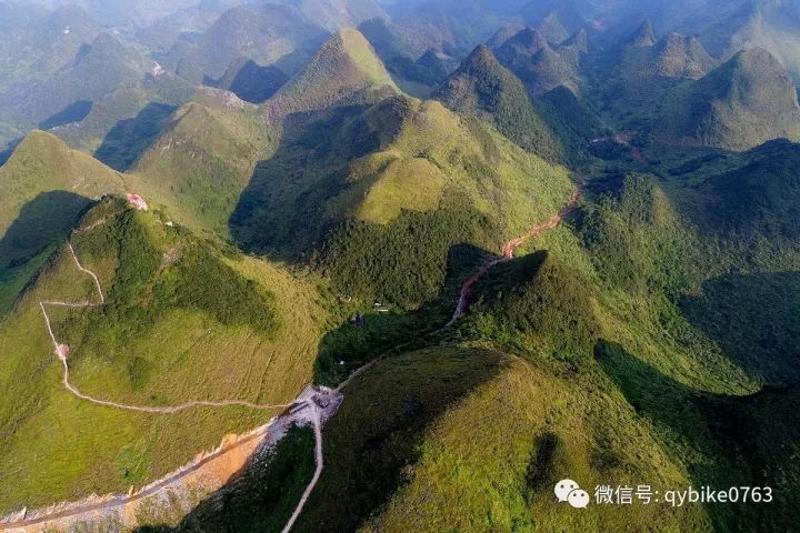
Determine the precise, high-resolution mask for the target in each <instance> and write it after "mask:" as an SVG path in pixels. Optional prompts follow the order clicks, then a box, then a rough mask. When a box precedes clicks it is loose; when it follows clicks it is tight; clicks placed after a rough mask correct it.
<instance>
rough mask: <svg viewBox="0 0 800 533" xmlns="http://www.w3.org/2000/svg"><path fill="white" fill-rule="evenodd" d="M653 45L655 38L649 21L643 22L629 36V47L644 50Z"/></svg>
mask: <svg viewBox="0 0 800 533" xmlns="http://www.w3.org/2000/svg"><path fill="white" fill-rule="evenodd" d="M654 44H656V37H655V32H654V31H653V25H652V24H651V23H650V21H649V20H645V21H644V22H642V25H641V26H639V28H638V29H637V30H636V31H635V32H634V33H633V35H632V36H631V40H630V45H631V46H635V47H640V48H644V47H648V46H653V45H654Z"/></svg>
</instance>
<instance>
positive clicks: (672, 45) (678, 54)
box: [654, 32, 714, 79]
mask: <svg viewBox="0 0 800 533" xmlns="http://www.w3.org/2000/svg"><path fill="white" fill-rule="evenodd" d="M655 50H656V55H655V64H654V67H655V73H656V74H657V75H659V76H666V77H670V78H691V79H699V78H702V77H703V76H705V75H706V74H708V72H709V71H710V70H711V69H712V68H713V66H714V60H713V59H712V58H711V56H710V55H708V52H706V50H705V48H703V45H702V44H700V41H698V40H697V39H694V38H689V37H685V36H683V35H680V34H678V33H675V32H670V33H669V34H667V35H666V36H665V37H664V38H663V39H661V40H660V41H659V42H658V44H657V45H656V47H655Z"/></svg>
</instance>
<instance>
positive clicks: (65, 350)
mask: <svg viewBox="0 0 800 533" xmlns="http://www.w3.org/2000/svg"><path fill="white" fill-rule="evenodd" d="M580 197H581V192H580V190H576V191H575V192H573V193H572V195H571V196H570V198H569V201H568V203H567V204H566V206H565V207H564V208H563V209H562V210H561V211H559V212H558V213H557V214H555V215H553V216H552V217H551V218H550V219H549V220H547V221H546V222H544V223H542V224H537V225H536V226H533V227H532V228H531V229H530V230H529V231H528V232H527V233H526V234H525V235H522V236H520V237H517V238H515V239H512V240H510V241H508V242H507V243H505V244H504V245H503V248H502V251H503V255H502V256H501V257H500V258H498V259H495V260H493V261H491V262H489V263H487V264H485V265H484V266H482V267H481V268H480V269H479V270H478V271H477V272H475V273H474V274H472V275H471V276H470V277H469V278H467V279H466V280H465V282H464V283H463V285H462V287H461V292H460V295H459V300H458V304H457V306H456V309H455V312H454V313H453V317H452V318H451V320H450V321H449V322H448V323H447V325H446V326H445V327H444V328H443V329H446V328H448V327H450V326H452V325H453V324H455V323H456V322H457V321H458V320H459V319H460V318H461V317H462V316H464V314H465V313H466V312H467V311H468V309H469V305H470V296H471V292H472V289H473V287H474V286H475V284H476V283H477V282H478V281H479V280H480V279H481V278H482V277H483V276H485V275H486V274H487V273H488V272H489V271H490V270H491V269H492V268H494V267H495V266H497V265H499V264H502V263H506V262H508V261H511V260H512V259H514V252H515V251H516V250H517V248H519V247H520V246H521V245H522V244H524V243H525V242H526V241H528V240H530V239H533V238H536V237H538V236H539V235H541V234H542V233H544V232H545V231H549V230H552V229H554V228H556V227H557V226H558V225H559V224H560V223H561V222H562V221H563V220H564V218H565V217H566V216H567V215H569V214H570V213H572V212H573V211H574V210H575V209H576V208H577V204H578V202H579V200H580ZM100 223H102V221H101V222H100ZM97 225H99V223H98V224H95V225H93V226H90V227H89V228H86V229H84V230H83V231H88V230H89V229H93V228H94V227H96V226H97ZM67 245H68V248H69V251H70V254H71V255H72V258H73V260H74V262H75V265H76V266H77V268H78V269H79V270H80V271H81V272H83V273H84V274H86V275H88V276H90V277H91V278H92V280H93V282H94V285H95V287H96V289H97V294H98V296H99V302H96V303H93V302H90V301H85V302H63V301H40V302H39V306H40V308H41V310H42V316H43V317H44V322H45V325H46V327H47V332H48V334H49V335H50V339H51V340H52V342H53V347H54V350H55V354H56V356H57V357H58V358H59V360H60V361H61V364H62V365H63V367H64V374H63V383H64V387H65V388H66V389H67V390H68V391H69V392H70V393H71V394H73V395H74V396H75V397H77V398H79V399H81V400H83V401H87V402H91V403H93V404H96V405H100V406H104V407H110V408H115V409H123V410H128V411H139V412H143V413H151V414H174V413H178V412H180V411H184V410H187V409H192V408H195V407H228V406H241V407H247V408H251V409H257V410H272V409H281V408H283V409H286V411H285V412H284V414H283V415H281V416H280V417H278V419H277V420H276V421H275V422H271V423H270V424H268V425H266V426H264V427H263V428H259V429H258V430H256V431H254V432H253V433H251V434H250V435H248V436H247V437H245V438H244V439H241V440H239V441H238V442H236V443H234V444H233V445H231V446H227V447H226V446H223V447H221V448H220V449H218V450H217V451H216V452H214V453H213V454H210V455H208V456H207V457H205V458H204V459H202V460H201V461H199V462H196V463H194V464H192V465H191V466H189V467H187V468H183V469H181V470H179V471H178V472H176V473H174V474H171V475H169V476H167V477H165V478H162V479H161V480H158V481H156V482H155V483H153V484H151V485H150V486H148V487H146V488H145V489H143V490H142V491H140V492H139V493H136V494H131V495H127V496H115V497H113V498H112V499H109V500H106V501H104V502H101V503H96V504H90V505H84V506H76V507H73V508H71V509H68V510H65V511H60V512H56V513H52V514H42V515H39V516H37V517H35V518H31V519H28V520H26V519H23V520H20V521H12V522H0V530H6V529H15V528H20V527H22V528H24V527H29V526H32V525H36V524H46V523H50V522H52V521H53V520H58V519H61V518H68V517H74V516H77V515H81V514H85V513H93V512H97V511H103V510H108V509H111V508H115V507H121V506H124V505H126V504H129V503H131V502H133V501H135V500H139V499H143V498H145V497H147V496H150V495H152V494H155V493H157V492H158V491H161V490H163V489H164V488H166V487H168V486H169V485H171V484H173V483H176V482H178V481H180V480H181V479H182V478H184V477H186V476H188V475H190V474H191V473H193V472H195V471H197V470H198V469H200V468H202V467H203V466H204V465H205V464H206V463H208V462H209V461H213V460H214V459H217V458H219V457H221V456H223V455H225V454H226V453H229V452H231V451H233V450H235V449H236V448H238V447H241V446H243V445H244V444H246V443H248V442H250V441H252V440H253V439H256V438H267V437H268V436H269V434H270V431H273V429H271V428H273V426H274V425H277V426H279V427H278V428H275V429H274V432H275V436H274V437H275V438H274V440H276V441H277V440H280V438H281V437H282V435H283V433H282V431H284V430H285V429H286V428H287V427H288V426H290V425H291V424H294V423H300V424H301V425H302V424H304V423H310V424H311V425H313V427H314V439H315V445H314V456H315V463H316V468H315V471H314V475H313V477H312V479H311V481H310V482H309V484H308V485H307V486H306V489H305V490H304V492H303V495H302V496H301V498H300V501H299V502H298V504H297V506H296V508H295V510H294V512H293V513H292V516H291V517H290V518H289V521H288V522H287V523H286V525H285V527H284V528H283V530H282V533H288V532H289V531H290V530H291V529H292V527H293V526H294V524H295V522H296V521H297V519H298V518H299V517H300V515H301V513H302V512H303V508H304V507H305V504H306V502H307V501H308V499H309V497H310V496H311V494H312V492H313V491H314V488H315V487H316V484H317V482H318V481H319V479H320V477H321V475H322V471H323V469H324V461H323V455H324V453H323V436H322V423H323V421H322V419H321V415H320V410H319V404H318V402H319V397H323V396H324V397H326V398H328V397H333V398H334V401H335V405H334V406H333V408H332V409H331V408H330V407H328V408H327V409H326V413H325V416H326V418H327V417H330V416H332V414H333V413H335V411H336V408H338V405H339V403H341V401H342V399H343V396H342V394H341V391H342V389H344V388H345V387H347V386H348V385H349V384H350V383H351V382H352V381H353V379H354V378H356V377H357V376H359V375H361V374H362V373H364V372H366V371H367V370H368V369H369V368H371V367H372V366H373V365H374V364H376V363H377V362H378V361H379V360H380V359H381V358H378V359H376V360H373V361H371V362H370V363H367V364H366V365H364V366H362V367H361V368H359V369H357V370H356V371H355V372H353V373H352V374H351V375H350V376H349V377H348V378H347V379H346V380H345V381H344V382H342V383H341V384H340V385H339V386H338V387H337V388H336V389H335V390H329V389H324V388H323V389H322V390H319V391H317V392H318V393H319V394H313V393H312V394H310V395H309V393H308V392H307V391H308V390H309V389H311V390H312V391H313V388H312V387H309V389H307V390H306V391H304V392H303V394H301V395H300V396H299V397H298V399H296V400H295V401H294V402H292V403H287V404H267V405H261V404H256V403H252V402H248V401H243V400H222V401H208V400H193V401H190V402H186V403H183V404H179V405H173V406H144V405H129V404H123V403H118V402H113V401H109V400H102V399H98V398H94V397H92V396H89V395H87V394H84V393H82V392H81V391H80V390H79V389H78V388H77V387H75V386H74V385H72V383H71V382H70V379H69V378H70V376H69V364H68V362H67V360H68V358H69V351H70V350H69V346H67V345H66V344H62V343H59V341H58V339H57V338H56V336H55V334H54V332H53V328H52V324H51V321H50V316H49V315H48V313H47V308H48V307H66V308H70V309H86V308H92V307H99V306H102V305H104V304H105V296H104V294H103V289H102V286H101V284H100V280H99V278H98V276H97V275H96V274H95V273H94V272H92V271H91V270H89V269H87V268H85V267H84V266H83V265H82V264H81V262H80V260H79V259H78V256H77V254H76V253H75V249H74V248H73V247H72V243H71V242H70V241H67ZM325 404H326V405H328V402H325ZM309 410H310V415H308V414H305V413H306V412H307V411H309Z"/></svg>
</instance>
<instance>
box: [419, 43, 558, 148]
mask: <svg viewBox="0 0 800 533" xmlns="http://www.w3.org/2000/svg"><path fill="white" fill-rule="evenodd" d="M434 97H435V98H436V99H438V100H441V101H442V102H443V103H444V104H445V105H446V106H447V107H448V108H450V109H453V110H454V111H458V112H461V113H464V114H468V115H477V116H479V117H481V118H486V119H488V120H490V121H493V122H494V124H495V126H496V127H497V129H498V131H500V133H502V134H503V135H505V136H506V137H508V138H509V139H511V140H512V141H514V142H516V143H517V144H519V145H520V146H521V147H523V148H525V149H526V150H529V151H531V152H534V153H536V154H538V155H540V156H542V157H543V158H545V159H547V160H550V161H555V160H557V159H558V158H559V156H560V155H561V149H560V147H559V146H558V142H557V141H556V140H555V139H554V138H553V134H552V133H551V132H550V131H548V128H547V126H546V125H545V123H544V122H543V120H542V119H541V118H540V117H539V115H538V114H537V111H536V109H535V108H534V107H533V104H532V103H531V102H530V99H529V97H528V95H527V92H526V91H525V87H524V86H523V85H522V82H521V81H519V79H518V78H516V77H515V76H514V74H512V73H511V72H510V71H509V70H508V69H506V68H505V67H503V66H502V65H500V63H498V61H497V59H496V58H495V57H494V55H493V54H492V52H491V50H489V49H488V48H487V47H485V46H479V47H478V48H477V49H475V51H473V52H472V54H471V55H470V57H469V58H467V59H466V61H465V62H464V63H463V64H462V65H461V67H460V68H459V69H458V70H457V71H456V72H454V73H453V74H452V75H451V76H450V77H449V78H448V79H447V80H445V82H444V83H443V84H442V86H441V87H440V88H439V89H438V90H437V92H436V93H435V94H434Z"/></svg>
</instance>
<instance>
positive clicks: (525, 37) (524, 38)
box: [504, 28, 548, 54]
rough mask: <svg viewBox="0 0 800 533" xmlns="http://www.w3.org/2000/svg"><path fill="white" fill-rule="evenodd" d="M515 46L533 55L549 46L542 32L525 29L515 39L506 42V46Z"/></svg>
mask: <svg viewBox="0 0 800 533" xmlns="http://www.w3.org/2000/svg"><path fill="white" fill-rule="evenodd" d="M509 45H511V46H514V47H516V48H521V49H524V50H526V51H528V52H529V53H531V54H534V53H536V52H538V51H539V50H541V49H543V48H545V47H546V46H548V44H547V39H545V37H544V35H542V34H541V33H540V32H538V31H536V30H534V29H533V28H525V29H524V30H522V31H521V32H519V33H517V34H516V35H515V36H514V37H512V38H511V39H509V40H508V41H506V44H505V45H504V47H505V46H509Z"/></svg>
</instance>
